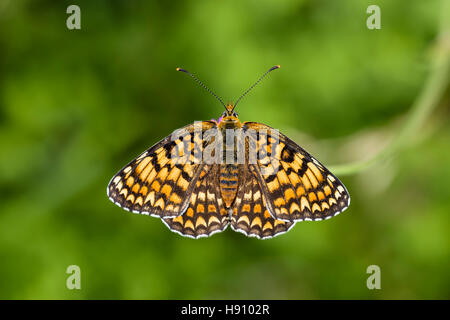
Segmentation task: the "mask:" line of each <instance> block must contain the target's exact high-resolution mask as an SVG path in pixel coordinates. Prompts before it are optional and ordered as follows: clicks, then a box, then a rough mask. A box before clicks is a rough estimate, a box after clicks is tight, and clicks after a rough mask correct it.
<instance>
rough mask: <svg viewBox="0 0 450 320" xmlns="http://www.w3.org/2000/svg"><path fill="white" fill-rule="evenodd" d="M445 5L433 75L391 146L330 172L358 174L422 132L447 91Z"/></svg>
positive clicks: (449, 27)
mask: <svg viewBox="0 0 450 320" xmlns="http://www.w3.org/2000/svg"><path fill="white" fill-rule="evenodd" d="M443 5H444V6H445V7H446V8H445V9H448V10H443V12H444V13H443V19H442V23H441V32H440V34H439V35H438V37H437V40H436V42H435V43H434V45H433V49H434V50H432V51H433V52H432V58H431V62H430V75H429V76H428V79H427V80H426V82H425V85H424V87H423V89H422V91H421V92H420V94H419V95H418V96H417V98H416V100H415V101H414V103H413V105H412V107H411V110H410V111H409V112H408V115H407V117H406V119H405V123H404V125H403V127H401V128H400V130H399V131H398V133H397V134H396V135H395V136H394V137H393V139H392V141H391V143H390V144H388V145H387V146H386V147H385V148H384V149H383V150H381V151H380V152H379V153H378V154H376V155H375V156H373V157H372V158H371V159H368V160H364V161H358V162H353V163H349V164H343V165H336V166H331V167H330V170H331V171H333V172H334V173H335V174H337V175H340V176H342V175H350V174H356V173H359V172H361V171H364V170H366V169H368V168H369V167H371V166H372V165H374V164H375V163H378V162H380V161H384V160H386V159H388V158H389V157H391V156H393V155H394V154H396V153H397V152H399V151H401V149H402V148H404V147H405V146H407V145H408V142H409V141H410V140H411V137H412V136H413V135H415V134H417V132H419V130H420V128H421V126H422V125H423V124H424V123H425V121H426V120H427V118H428V117H429V115H430V114H431V112H432V111H433V110H434V109H435V108H436V107H437V106H438V105H439V102H440V100H441V98H442V96H443V95H444V93H445V90H446V88H447V85H448V77H449V73H450V17H448V14H446V13H445V12H447V13H448V12H450V4H449V2H446V1H443Z"/></svg>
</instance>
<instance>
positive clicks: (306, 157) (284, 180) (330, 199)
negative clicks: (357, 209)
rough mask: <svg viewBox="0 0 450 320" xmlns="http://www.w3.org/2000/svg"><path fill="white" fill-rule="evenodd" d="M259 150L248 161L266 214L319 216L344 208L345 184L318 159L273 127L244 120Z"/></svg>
mask: <svg viewBox="0 0 450 320" xmlns="http://www.w3.org/2000/svg"><path fill="white" fill-rule="evenodd" d="M244 130H246V131H249V130H253V131H254V132H256V135H255V136H254V137H253V139H256V141H253V143H254V144H256V148H257V150H258V151H260V152H262V154H260V156H259V157H258V160H257V161H256V163H253V164H250V168H251V170H252V171H253V172H254V173H255V174H256V177H257V179H258V182H259V185H260V187H261V191H262V193H263V194H264V197H265V200H266V205H267V208H268V210H269V212H270V214H271V215H272V216H273V217H274V218H276V219H278V220H284V221H296V220H323V219H328V218H331V217H333V216H335V215H336V214H338V213H340V212H342V211H343V210H345V209H346V208H347V207H348V205H349V204H350V196H349V194H348V192H347V190H346V188H345V186H344V185H343V184H342V183H341V182H340V181H339V179H338V178H336V177H335V176H334V175H333V174H332V173H331V172H330V171H329V170H328V169H327V168H325V167H324V166H323V165H322V164H321V163H320V162H319V161H317V160H316V159H315V158H313V157H312V156H311V155H310V154H309V153H307V152H306V151H305V150H304V149H302V148H301V147H300V146H298V145H297V144H296V143H295V142H293V141H292V140H290V139H289V138H288V137H286V136H284V135H282V134H280V133H278V131H277V130H274V129H273V128H271V127H269V126H266V125H264V124H260V123H256V122H245V123H244Z"/></svg>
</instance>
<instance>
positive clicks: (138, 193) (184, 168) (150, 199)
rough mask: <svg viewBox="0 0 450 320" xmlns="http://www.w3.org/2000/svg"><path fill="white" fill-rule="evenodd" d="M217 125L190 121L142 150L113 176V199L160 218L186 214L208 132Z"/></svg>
mask: <svg viewBox="0 0 450 320" xmlns="http://www.w3.org/2000/svg"><path fill="white" fill-rule="evenodd" d="M216 128H217V125H216V123H215V122H214V121H203V122H198V123H195V124H190V125H188V126H186V127H184V128H181V129H179V130H177V131H175V132H174V133H173V134H172V135H170V136H168V137H166V138H164V139H163V140H161V141H160V142H158V143H157V144H155V145H154V146H153V147H151V148H150V149H148V150H147V151H145V152H144V153H142V154H141V155H140V156H139V157H137V158H136V159H134V160H133V161H131V162H130V163H129V164H127V165H126V166H125V167H124V168H123V169H122V170H120V171H119V172H118V173H117V174H116V175H115V176H114V177H113V178H112V179H111V181H110V183H109V185H108V188H107V193H108V196H109V198H110V199H111V201H113V202H114V203H115V204H117V205H118V206H120V207H122V208H124V209H126V210H129V211H132V212H135V213H141V214H148V215H152V216H156V217H161V218H168V217H177V216H179V215H181V214H183V213H184V212H185V211H186V210H187V208H188V206H189V204H190V201H191V195H192V193H193V190H194V187H195V186H196V183H197V180H198V178H199V176H200V174H201V173H202V172H203V168H204V166H205V165H204V164H203V163H202V161H201V154H202V152H203V148H205V147H206V146H207V142H205V140H204V136H205V132H206V131H208V130H213V131H214V130H216ZM211 143H213V142H211Z"/></svg>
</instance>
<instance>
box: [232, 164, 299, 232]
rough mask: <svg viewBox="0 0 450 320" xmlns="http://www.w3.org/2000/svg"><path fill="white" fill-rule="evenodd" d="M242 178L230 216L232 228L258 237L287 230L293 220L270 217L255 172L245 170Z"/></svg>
mask: <svg viewBox="0 0 450 320" xmlns="http://www.w3.org/2000/svg"><path fill="white" fill-rule="evenodd" d="M243 180H244V181H243V185H242V187H241V189H240V191H239V193H238V195H237V197H236V202H235V207H234V209H233V214H232V216H231V227H232V228H233V230H235V231H238V232H241V233H243V234H245V235H247V236H249V237H257V238H260V239H266V238H272V237H274V236H277V235H280V234H283V233H285V232H287V231H289V229H290V228H292V227H293V226H294V224H295V222H291V221H282V220H277V219H274V218H273V217H272V215H271V214H270V213H269V211H268V210H267V206H266V201H265V199H264V195H263V192H262V190H261V187H260V185H259V182H258V179H257V177H256V173H254V172H251V171H250V170H246V171H245V173H244V179H243Z"/></svg>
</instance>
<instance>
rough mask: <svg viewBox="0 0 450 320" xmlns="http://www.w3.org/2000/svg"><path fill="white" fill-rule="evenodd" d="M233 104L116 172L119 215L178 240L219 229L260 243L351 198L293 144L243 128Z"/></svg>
mask: <svg viewBox="0 0 450 320" xmlns="http://www.w3.org/2000/svg"><path fill="white" fill-rule="evenodd" d="M278 68H279V66H275V67H272V68H270V69H269V70H268V71H267V72H266V73H264V75H262V76H261V77H260V78H259V79H258V81H256V83H255V84H254V85H252V86H251V87H250V88H249V89H248V90H247V91H246V92H245V93H244V94H243V95H241V97H240V98H239V99H238V100H237V101H236V103H234V104H233V103H227V104H225V103H223V101H222V100H221V99H220V98H219V97H218V96H216V95H215V94H214V93H212V91H210V90H209V89H208V88H207V87H206V86H205V85H203V83H202V82H201V81H200V80H198V79H197V78H196V77H195V76H194V75H192V74H191V73H190V72H188V71H187V70H184V69H180V68H177V70H178V71H182V72H185V73H187V74H188V75H190V76H191V77H193V78H194V80H196V81H197V82H198V83H199V84H200V85H201V86H202V87H204V88H205V89H206V90H208V92H210V93H211V94H212V95H214V96H215V97H216V98H217V99H218V100H219V101H220V102H221V103H222V104H223V105H224V107H225V112H224V113H223V114H222V116H221V117H220V118H219V119H218V120H210V121H196V122H194V123H193V124H189V125H187V126H185V127H183V128H181V129H178V130H175V131H174V132H173V133H172V134H171V135H170V136H167V137H165V138H164V139H162V140H161V141H159V142H158V143H156V144H155V145H154V146H152V147H151V148H149V149H148V150H146V151H145V152H143V153H142V154H141V155H139V156H138V157H137V158H136V159H134V160H132V161H131V162H130V163H128V164H127V165H126V166H125V167H124V168H122V169H121V170H120V171H119V172H118V173H117V174H116V175H115V176H113V178H112V179H111V181H110V182H109V184H108V187H107V194H108V197H109V199H110V200H111V201H112V202H114V203H115V204H116V205H118V206H120V207H122V208H123V209H125V210H128V211H131V212H134V213H138V214H145V215H150V216H153V217H158V218H161V220H162V221H163V222H164V224H166V225H167V227H169V229H170V230H172V231H174V232H177V233H179V234H180V235H182V236H187V237H191V238H201V237H207V236H211V235H213V234H215V233H217V232H221V231H223V230H225V229H226V228H227V227H228V226H229V225H230V226H231V228H232V229H233V230H235V231H237V232H241V233H243V234H245V235H247V236H250V237H256V238H259V239H266V238H271V237H274V236H277V235H280V234H283V233H285V232H287V231H288V230H290V229H291V228H292V227H293V226H294V225H295V223H296V222H297V221H303V220H306V221H318V220H326V219H329V218H331V217H333V216H335V215H337V214H339V213H340V212H342V211H344V210H345V209H346V208H347V207H348V206H349V204H350V195H349V193H348V191H347V189H346V188H345V186H344V185H343V184H342V182H341V181H339V179H338V178H337V177H336V176H335V175H333V174H332V173H331V172H330V171H329V170H328V169H327V168H326V167H325V166H324V165H322V164H321V163H320V162H319V161H318V160H316V159H315V158H314V157H313V156H311V155H310V154H309V153H308V152H306V151H305V150H304V149H303V148H302V147H300V146H299V145H297V144H296V143H295V142H294V141H292V140H291V139H289V138H288V137H286V136H285V135H283V134H282V133H280V132H278V130H276V129H274V128H271V127H269V126H267V125H265V124H262V123H257V122H241V121H240V120H239V118H238V114H237V113H236V112H235V111H234V110H235V107H236V106H237V104H238V102H239V101H240V100H241V98H242V97H244V96H245V95H246V94H247V93H248V92H249V91H250V90H251V89H252V88H253V87H254V86H255V85H256V84H257V83H259V82H260V81H261V80H262V79H263V78H264V77H265V76H266V75H267V74H268V73H269V72H271V71H273V70H275V69H278Z"/></svg>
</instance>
